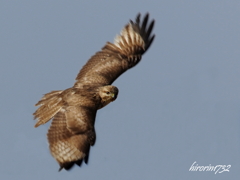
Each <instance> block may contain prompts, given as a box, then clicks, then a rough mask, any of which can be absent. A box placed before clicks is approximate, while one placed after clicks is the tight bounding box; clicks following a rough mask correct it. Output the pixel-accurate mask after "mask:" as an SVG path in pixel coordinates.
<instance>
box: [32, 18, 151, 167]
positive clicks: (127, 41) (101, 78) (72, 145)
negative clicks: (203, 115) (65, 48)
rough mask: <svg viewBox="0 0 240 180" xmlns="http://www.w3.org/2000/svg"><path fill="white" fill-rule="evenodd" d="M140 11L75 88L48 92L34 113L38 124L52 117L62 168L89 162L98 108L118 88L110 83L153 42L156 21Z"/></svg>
mask: <svg viewBox="0 0 240 180" xmlns="http://www.w3.org/2000/svg"><path fill="white" fill-rule="evenodd" d="M140 17H141V15H140V14H138V15H137V17H136V21H135V22H133V21H131V20H130V22H129V23H128V24H127V25H126V26H125V27H124V28H123V30H122V31H121V33H120V35H117V36H116V38H115V40H114V43H113V44H112V43H110V42H107V43H106V45H105V46H104V47H103V48H102V50H101V51H99V52H97V53H96V54H95V55H94V56H92V57H91V58H90V60H88V62H87V63H86V64H85V65H84V66H83V68H82V69H81V70H80V72H79V73H78V75H77V78H76V82H75V84H74V86H73V87H71V88H69V89H66V90H64V91H52V92H50V93H47V94H45V95H44V96H43V97H42V99H41V100H40V101H39V102H38V103H37V104H36V106H40V107H39V108H38V109H37V110H36V112H35V113H34V114H33V115H34V119H37V120H38V121H37V123H36V125H35V127H38V126H40V125H42V124H45V123H47V122H48V121H49V120H51V119H52V124H51V126H50V128H49V130H48V133H47V138H48V142H49V148H50V152H51V154H52V156H53V157H54V158H55V159H56V160H57V162H58V163H59V165H60V169H59V171H60V170H61V169H62V168H64V169H66V170H69V169H71V168H72V166H73V165H74V164H77V165H78V166H81V163H82V161H83V160H84V162H85V163H86V164H87V162H88V156H89V150H90V146H93V145H94V143H95V140H96V133H95V129H94V122H95V117H96V114H97V110H98V109H101V108H102V107H104V106H106V105H107V104H109V103H110V102H112V101H114V100H115V99H116V98H117V95H118V88H117V87H115V86H112V85H111V84H112V83H113V82H114V81H115V80H116V79H117V78H118V77H119V76H120V75H121V74H122V73H124V72H125V71H126V70H128V69H130V68H132V67H133V66H135V65H136V64H138V63H139V61H140V60H141V57H142V55H143V54H144V53H145V52H146V51H147V50H148V48H149V46H150V45H151V44H152V42H153V39H154V37H155V35H151V32H152V29H153V26H154V20H152V21H151V22H150V24H149V25H148V18H149V15H148V14H146V15H145V17H144V18H143V21H142V22H141V21H140Z"/></svg>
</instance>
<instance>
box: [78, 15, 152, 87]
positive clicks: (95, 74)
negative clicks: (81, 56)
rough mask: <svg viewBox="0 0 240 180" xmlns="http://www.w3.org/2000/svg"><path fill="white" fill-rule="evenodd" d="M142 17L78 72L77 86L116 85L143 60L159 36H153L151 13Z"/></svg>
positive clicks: (129, 25)
mask: <svg viewBox="0 0 240 180" xmlns="http://www.w3.org/2000/svg"><path fill="white" fill-rule="evenodd" d="M140 17H141V16H140V14H138V16H137V18H136V21H135V22H133V21H130V23H129V24H127V25H126V26H125V27H124V28H123V30H122V31H121V34H120V35H117V36H116V38H115V40H114V43H113V44H112V43H110V42H107V44H106V45H105V46H104V47H103V48H102V51H100V52H97V53H96V54H95V55H94V56H92V57H91V58H90V60H89V61H88V62H87V63H86V64H85V65H84V66H83V68H82V69H81V70H80V72H79V74H78V75H77V77H76V83H75V84H74V87H76V88H79V87H81V86H83V85H86V84H99V85H101V86H104V85H109V84H112V83H113V82H114V81H115V80H116V79H117V78H118V77H119V76H120V75H121V74H122V73H124V72H125V71H126V70H128V69H130V68H132V67H133V66H135V65H136V64H138V63H139V61H140V60H141V56H142V55H143V54H144V53H145V52H146V51H147V49H148V48H149V46H150V45H151V43H152V41H153V39H154V37H155V35H151V32H152V29H153V26H154V20H152V21H151V23H150V25H149V26H148V19H149V15H148V14H146V15H145V17H144V19H143V22H142V23H141V21H140Z"/></svg>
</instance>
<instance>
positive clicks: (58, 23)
mask: <svg viewBox="0 0 240 180" xmlns="http://www.w3.org/2000/svg"><path fill="white" fill-rule="evenodd" d="M138 12H141V13H145V12H149V13H150V17H151V18H154V19H155V20H156V26H155V28H154V33H155V34H156V39H155V41H154V42H153V44H152V46H151V48H150V49H149V50H148V52H147V53H146V54H145V55H144V56H143V58H142V61H141V63H140V64H139V65H137V66H136V67H135V68H133V69H131V70H129V71H127V72H126V73H125V74H124V75H122V76H121V77H120V78H119V79H117V81H115V82H114V85H115V86H117V87H118V88H119V90H120V93H119V96H118V99H117V100H116V101H115V102H113V103H111V104H110V105H108V106H107V107H105V108H103V109H102V110H100V111H99V112H98V114H97V119H96V124H95V125H96V132H97V141H96V144H95V146H94V147H93V148H92V149H91V154H90V159H89V164H88V165H85V164H83V166H82V167H81V168H78V167H75V168H73V169H72V170H71V171H70V172H67V171H65V170H63V171H62V172H58V171H57V170H58V167H59V166H58V164H57V162H56V161H55V160H54V159H53V158H52V157H51V155H50V153H49V150H48V144H47V139H46V133H47V130H48V127H49V125H50V123H48V124H45V125H43V126H40V127H38V128H34V127H33V126H34V124H35V121H34V120H33V117H32V113H33V112H34V111H35V110H36V107H34V104H35V103H36V102H37V101H38V100H39V99H40V98H41V97H42V95H43V94H45V93H47V92H49V91H52V90H63V89H66V88H69V87H71V86H72V85H73V83H74V79H75V77H76V75H77V73H78V71H79V69H80V68H81V67H82V66H83V65H84V64H85V62H86V61H87V60H88V59H89V58H90V57H91V56H92V55H93V54H94V53H95V52H96V51H98V50H100V49H101V47H103V46H104V44H105V42H106V41H110V42H112V41H113V39H114V37H115V35H116V34H117V33H119V32H120V30H121V29H122V27H123V26H124V25H125V24H126V23H127V22H128V21H129V19H134V18H135V16H136V14H137V13H138ZM239 17H240V1H238V0H236V1H234V0H232V1H223V0H211V1H209V0H208V1H191V0H183V1H178V0H174V1H173V0H172V1H171V0H170V1H169V0H160V1H156V0H155V1H151V0H149V1H137V0H128V1H125V0H122V1H109V0H103V1H88V2H87V1H84V2H83V1H62V0H58V1H56V0H55V1H30V0H29V1H26V0H22V1H14V0H13V1H7V0H3V1H1V2H0V61H1V66H0V75H1V81H0V82H1V94H0V99H1V103H0V113H1V117H2V118H1V127H0V128H1V130H0V142H1V143H2V146H1V148H0V154H1V161H0V179H8V180H19V179H25V180H33V179H34V180H42V179H51V180H54V179H57V180H61V179H64V180H66V179H73V178H74V179H76V178H77V179H84V180H92V179H106V180H108V179H109V180H113V179H114V180H122V179H124V180H133V179H137V180H145V179H149V180H156V179H168V180H176V179H196V180H202V179H211V180H212V179H213V180H214V179H218V180H221V179H239V177H240V175H239V168H240V162H239V159H240V80H239V77H240V50H239V48H240V20H239ZM194 161H197V163H198V164H199V165H203V166H207V165H209V164H211V165H213V166H216V165H231V168H230V172H224V173H221V174H216V175H215V174H214V172H189V168H190V166H191V165H192V164H193V162H194Z"/></svg>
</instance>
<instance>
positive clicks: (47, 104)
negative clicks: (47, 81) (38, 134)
mask: <svg viewBox="0 0 240 180" xmlns="http://www.w3.org/2000/svg"><path fill="white" fill-rule="evenodd" d="M62 92H63V91H52V92H50V93H47V94H45V95H44V96H43V97H42V99H41V100H40V101H39V102H38V103H37V104H36V105H35V106H40V107H39V108H38V109H37V110H36V111H35V113H33V115H34V119H37V120H38V122H37V123H36V125H35V126H34V127H38V126H40V125H42V124H45V123H47V122H48V121H49V120H50V119H51V118H52V117H53V116H54V115H55V114H57V112H58V111H60V109H61V108H62V107H63V101H62V98H61V96H60V94H61V93H62Z"/></svg>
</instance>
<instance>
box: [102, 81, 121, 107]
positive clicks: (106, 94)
mask: <svg viewBox="0 0 240 180" xmlns="http://www.w3.org/2000/svg"><path fill="white" fill-rule="evenodd" d="M99 96H100V97H101V100H102V107H104V106H106V105H108V104H109V103H110V102H112V101H114V100H116V99H117V96H118V88H117V87H115V86H111V85H108V86H103V87H101V88H100V89H99Z"/></svg>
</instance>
